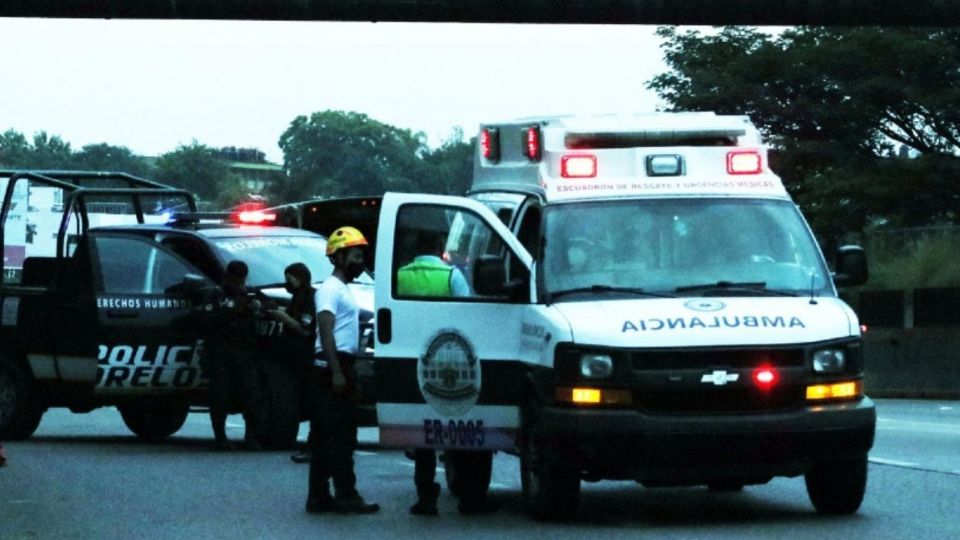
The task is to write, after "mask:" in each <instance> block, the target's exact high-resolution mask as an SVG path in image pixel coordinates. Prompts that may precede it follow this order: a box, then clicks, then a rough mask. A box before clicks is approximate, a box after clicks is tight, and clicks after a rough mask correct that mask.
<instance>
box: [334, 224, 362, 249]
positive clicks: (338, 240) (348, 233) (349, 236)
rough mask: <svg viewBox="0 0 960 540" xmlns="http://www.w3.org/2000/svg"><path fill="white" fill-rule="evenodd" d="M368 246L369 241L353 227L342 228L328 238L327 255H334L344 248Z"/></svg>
mask: <svg viewBox="0 0 960 540" xmlns="http://www.w3.org/2000/svg"><path fill="white" fill-rule="evenodd" d="M366 245H368V244H367V239H366V238H364V237H363V233H362V232H360V231H358V230H357V229H355V228H353V227H340V228H339V229H337V230H335V231H333V234H331V235H330V238H327V255H333V254H334V253H336V252H337V250H339V249H342V248H348V247H354V246H366Z"/></svg>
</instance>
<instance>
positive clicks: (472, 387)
mask: <svg viewBox="0 0 960 540" xmlns="http://www.w3.org/2000/svg"><path fill="white" fill-rule="evenodd" d="M417 382H418V383H419V385H420V392H421V393H422V394H423V398H424V399H425V400H426V401H427V403H429V404H430V406H431V407H433V409H434V410H435V411H437V412H438V413H440V414H442V415H444V416H460V415H462V414H464V413H466V412H467V411H469V410H470V409H471V408H473V406H474V405H475V404H476V403H477V397H478V396H479V395H480V363H479V362H478V361H477V357H476V356H475V355H474V353H473V347H471V346H470V343H469V342H468V341H467V339H466V338H465V337H463V336H462V335H460V334H459V333H457V332H455V331H450V330H448V331H443V332H441V333H440V334H438V335H437V337H435V338H433V340H431V341H430V345H429V346H428V347H427V351H426V353H425V354H424V355H423V356H422V357H421V358H420V359H419V360H418V361H417Z"/></svg>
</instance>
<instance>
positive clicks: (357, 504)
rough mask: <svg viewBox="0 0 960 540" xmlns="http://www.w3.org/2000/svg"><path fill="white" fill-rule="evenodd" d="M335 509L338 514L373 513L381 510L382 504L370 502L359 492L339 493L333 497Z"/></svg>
mask: <svg viewBox="0 0 960 540" xmlns="http://www.w3.org/2000/svg"><path fill="white" fill-rule="evenodd" d="M333 511H334V512H336V513H338V514H373V513H375V512H378V511H380V505H379V504H377V503H368V502H367V501H365V500H363V497H361V496H360V494H359V493H353V494H350V495H347V496H340V495H337V496H336V497H335V498H334V499H333Z"/></svg>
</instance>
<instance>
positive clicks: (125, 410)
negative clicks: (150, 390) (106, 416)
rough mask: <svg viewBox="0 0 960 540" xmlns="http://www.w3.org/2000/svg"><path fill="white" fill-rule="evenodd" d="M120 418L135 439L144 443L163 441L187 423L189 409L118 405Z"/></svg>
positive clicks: (167, 406) (180, 406)
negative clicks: (144, 441) (134, 435)
mask: <svg viewBox="0 0 960 540" xmlns="http://www.w3.org/2000/svg"><path fill="white" fill-rule="evenodd" d="M117 409H119V410H120V416H121V417H122V418H123V423H124V424H126V425H127V428H129V429H130V431H132V432H133V433H134V434H136V436H137V437H139V438H140V439H143V440H146V441H154V440H157V439H163V438H166V437H169V436H170V435H173V434H174V433H176V432H177V431H179V430H180V428H181V427H183V423H184V422H186V421H187V414H188V413H189V412H190V408H189V407H188V406H187V405H185V404H183V405H181V404H175V405H120V406H118V407H117Z"/></svg>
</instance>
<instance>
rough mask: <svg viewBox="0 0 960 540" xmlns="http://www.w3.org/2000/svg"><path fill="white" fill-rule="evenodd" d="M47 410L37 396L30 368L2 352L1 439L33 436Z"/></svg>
mask: <svg viewBox="0 0 960 540" xmlns="http://www.w3.org/2000/svg"><path fill="white" fill-rule="evenodd" d="M45 410H46V409H45V408H44V407H43V406H42V405H41V404H40V403H38V401H37V399H36V396H35V388H34V384H33V378H32V377H31V376H30V374H29V373H28V372H27V370H26V369H25V368H24V367H23V366H22V365H20V364H17V363H14V362H12V361H10V360H8V359H7V358H4V357H2V356H0V440H7V441H18V440H22V439H26V438H29V437H30V436H31V435H33V432H34V431H36V430H37V426H39V425H40V419H41V418H43V413H44V411H45Z"/></svg>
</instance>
